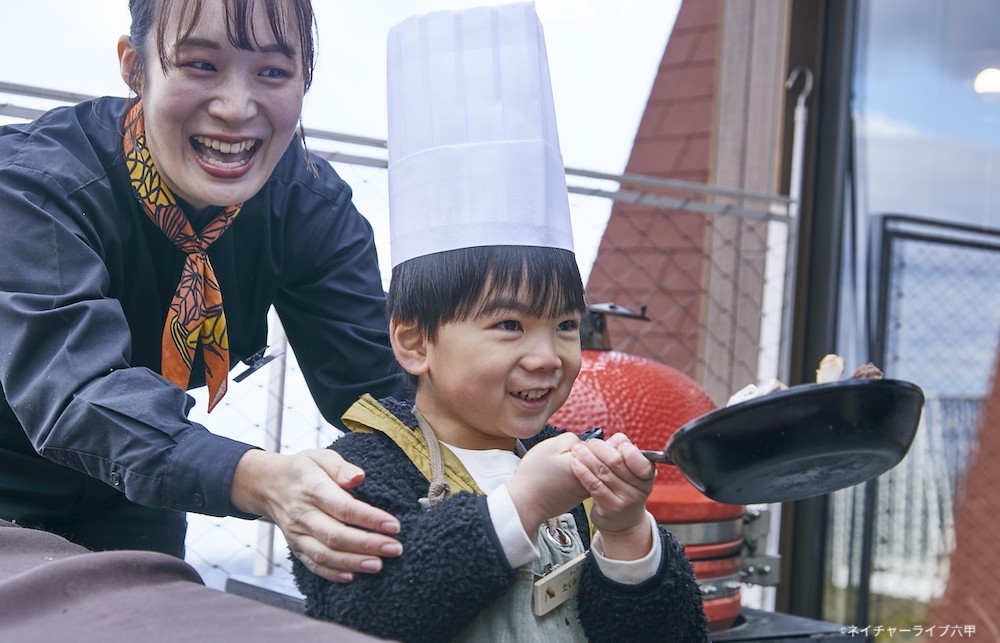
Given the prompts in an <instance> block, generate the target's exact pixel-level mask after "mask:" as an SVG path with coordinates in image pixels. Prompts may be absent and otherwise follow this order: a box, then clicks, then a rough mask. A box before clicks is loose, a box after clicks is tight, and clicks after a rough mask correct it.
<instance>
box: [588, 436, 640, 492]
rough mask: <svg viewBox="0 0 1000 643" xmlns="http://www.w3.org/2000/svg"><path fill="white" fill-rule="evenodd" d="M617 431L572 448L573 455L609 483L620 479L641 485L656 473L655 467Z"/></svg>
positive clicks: (633, 484)
mask: <svg viewBox="0 0 1000 643" xmlns="http://www.w3.org/2000/svg"><path fill="white" fill-rule="evenodd" d="M618 436H621V434H616V435H614V436H612V438H613V439H610V440H608V441H607V442H603V443H602V442H600V441H595V440H591V441H589V442H586V443H580V444H579V445H578V446H574V448H573V456H574V457H576V458H577V459H578V460H580V461H581V462H582V463H583V464H585V465H586V466H587V468H588V469H590V470H591V471H592V472H593V473H594V474H595V476H596V477H598V478H599V479H601V480H602V481H604V482H605V484H609V485H610V484H612V483H614V482H616V481H617V480H621V481H623V482H625V483H626V484H628V485H630V486H634V487H639V488H644V487H646V486H647V484H648V481H651V480H652V479H653V478H654V477H655V476H656V468H655V467H654V466H653V464H652V463H651V462H649V460H647V459H646V457H645V456H643V455H642V452H641V451H639V449H638V448H637V447H636V446H635V445H634V444H632V442H631V441H630V440H629V439H628V438H627V437H625V436H621V437H620V438H619V437H618Z"/></svg>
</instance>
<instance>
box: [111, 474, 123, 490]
mask: <svg viewBox="0 0 1000 643" xmlns="http://www.w3.org/2000/svg"><path fill="white" fill-rule="evenodd" d="M111 484H112V485H114V486H116V487H120V486H121V484H122V477H121V476H120V475H118V472H117V471H112V472H111Z"/></svg>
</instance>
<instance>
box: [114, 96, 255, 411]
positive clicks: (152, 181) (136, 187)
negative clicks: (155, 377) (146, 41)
mask: <svg viewBox="0 0 1000 643" xmlns="http://www.w3.org/2000/svg"><path fill="white" fill-rule="evenodd" d="M124 129H125V132H124V134H125V135H124V150H125V164H126V167H127V169H128V173H129V180H130V181H131V183H132V191H133V192H134V193H135V196H136V198H137V199H138V200H139V203H141V204H142V207H143V209H144V210H145V211H146V214H147V215H149V218H150V219H151V220H152V221H153V223H154V224H156V226H157V227H158V228H159V229H160V230H162V231H163V234H165V235H166V236H167V238H168V239H170V241H171V243H173V244H174V245H175V246H177V248H179V249H180V250H181V251H182V252H184V253H185V255H186V258H185V260H184V267H183V268H182V270H181V278H180V282H179V283H178V284H177V290H176V291H175V292H174V296H173V299H172V300H171V302H170V308H169V309H168V310H167V319H166V323H165V324H164V326H163V340H162V366H161V368H160V371H161V373H162V374H163V376H164V377H166V378H167V379H168V380H170V381H171V382H173V383H174V384H176V385H177V386H179V387H180V388H181V389H182V390H184V389H186V388H187V385H188V381H189V380H190V379H191V364H192V361H193V360H194V355H195V351H196V350H197V348H198V344H199V343H200V344H201V347H202V354H203V357H204V360H205V382H206V383H207V384H208V410H209V411H211V410H212V409H213V408H215V405H216V404H218V403H219V401H220V400H221V399H222V396H223V395H225V394H226V387H227V379H226V378H227V376H228V374H229V336H228V335H227V333H226V314H225V312H224V311H223V309H222V291H221V290H220V289H219V282H218V281H217V280H216V278H215V271H214V270H213V269H212V262H211V261H210V260H209V258H208V247H209V246H210V245H212V243H213V242H214V241H215V240H216V239H218V238H219V236H220V235H221V234H222V233H223V232H225V231H226V229H227V228H228V227H229V226H230V225H231V224H232V222H233V220H234V219H235V218H236V215H237V214H239V212H240V208H241V207H242V205H243V204H242V203H241V204H239V205H231V206H229V207H227V208H224V209H223V210H222V212H220V213H219V214H218V216H216V217H215V218H214V219H212V221H210V222H209V223H208V225H206V226H205V228H204V229H203V230H202V231H201V233H200V234H198V233H196V232H195V231H194V228H193V227H192V226H191V223H190V222H189V221H188V219H187V217H186V216H185V215H184V212H183V211H182V210H181V208H180V207H179V206H178V205H177V200H176V199H175V198H174V195H173V193H172V192H171V191H170V188H168V187H167V185H166V184H165V183H163V181H162V179H161V178H160V175H159V172H157V170H156V164H155V163H154V162H153V157H152V156H150V153H149V149H148V148H147V147H146V130H145V124H144V120H143V114H142V104H141V103H136V105H135V106H134V107H133V108H132V109H131V110H129V113H128V116H127V117H126V118H125V128H124Z"/></svg>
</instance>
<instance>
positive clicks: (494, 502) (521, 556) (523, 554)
mask: <svg viewBox="0 0 1000 643" xmlns="http://www.w3.org/2000/svg"><path fill="white" fill-rule="evenodd" d="M486 506H487V507H488V508H489V510H490V519H491V520H492V521H493V530H494V531H496V534H497V538H498V539H499V540H500V546H501V547H502V548H503V553H504V555H506V556H507V562H509V563H510V566H511V567H513V568H514V569H517V568H518V567H520V566H521V565H524V564H527V563H530V562H531V561H533V560H535V559H536V558H538V557H539V556H540V555H541V552H539V551H538V548H537V547H535V541H534V539H532V538H528V534H526V533H525V531H524V527H523V526H522V525H521V516H520V515H519V514H518V513H517V508H516V507H514V501H513V500H511V499H510V493H508V491H507V485H500V486H499V487H497V488H496V489H495V490H494V491H493V492H492V493H490V494H489V495H487V496H486Z"/></svg>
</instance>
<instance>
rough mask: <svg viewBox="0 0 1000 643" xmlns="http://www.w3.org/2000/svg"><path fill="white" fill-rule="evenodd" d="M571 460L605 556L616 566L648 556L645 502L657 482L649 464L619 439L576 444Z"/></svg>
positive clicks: (649, 542)
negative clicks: (589, 500) (591, 503)
mask: <svg viewBox="0 0 1000 643" xmlns="http://www.w3.org/2000/svg"><path fill="white" fill-rule="evenodd" d="M573 456H574V459H573V462H572V463H571V468H572V471H573V473H574V474H575V475H576V477H577V479H579V481H580V484H582V485H583V486H584V487H585V488H586V489H587V491H589V492H590V496H591V497H592V498H593V499H594V506H593V507H592V508H591V511H590V519H591V521H593V523H594V527H595V528H597V530H598V531H600V532H601V540H602V543H603V545H604V554H605V555H606V556H607V557H608V558H614V559H617V560H636V559H638V558H642V557H643V556H645V555H646V554H648V553H649V550H650V548H651V547H652V540H651V539H652V530H651V529H650V527H649V520H648V518H647V517H646V498H647V497H648V496H649V492H650V491H652V489H653V480H655V479H656V468H655V467H654V466H653V464H652V463H651V462H650V461H649V460H647V459H646V457H645V456H643V455H642V453H641V452H640V451H639V449H638V447H636V446H635V445H634V444H633V443H632V441H631V440H629V439H628V437H627V436H626V435H625V434H623V433H616V434H614V435H612V436H611V437H610V438H608V439H607V440H604V441H602V440H588V441H586V442H579V443H577V444H575V445H574V446H573Z"/></svg>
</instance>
